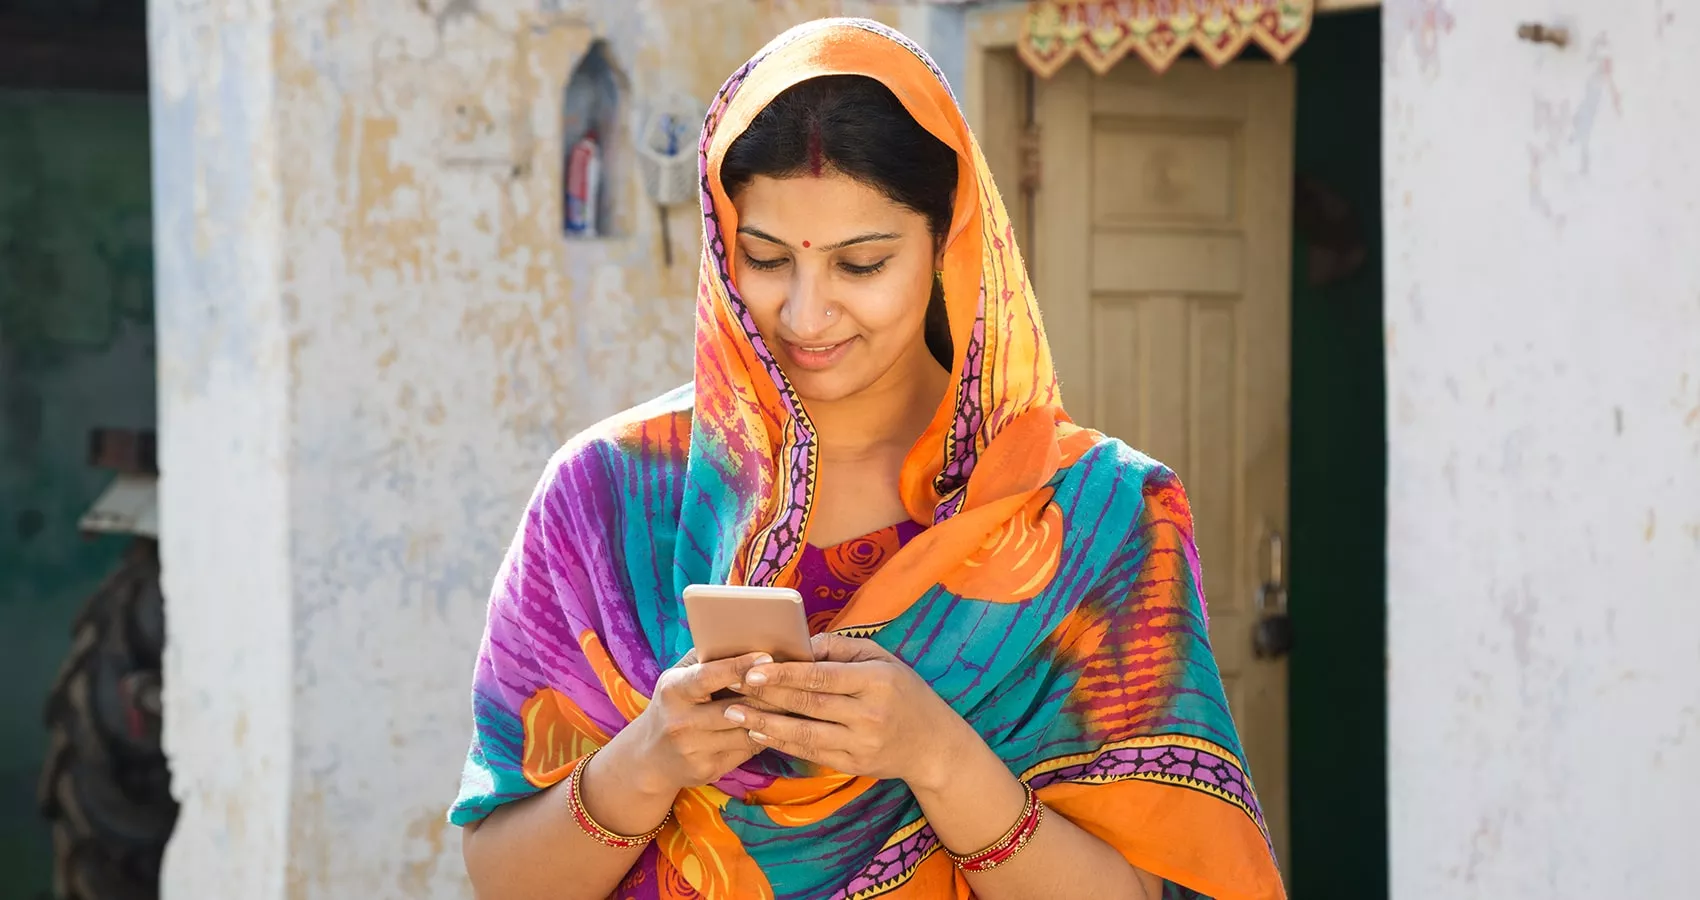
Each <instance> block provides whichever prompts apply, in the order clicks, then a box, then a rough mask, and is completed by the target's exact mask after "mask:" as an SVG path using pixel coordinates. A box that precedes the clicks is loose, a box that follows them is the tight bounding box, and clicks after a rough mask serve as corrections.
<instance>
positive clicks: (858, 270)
mask: <svg viewBox="0 0 1700 900" xmlns="http://www.w3.org/2000/svg"><path fill="white" fill-rule="evenodd" d="M838 266H839V268H841V269H843V270H844V271H845V272H848V273H850V274H851V275H872V274H874V273H875V272H878V271H879V270H881V269H883V268H885V260H883V259H882V260H880V261H879V262H877V263H872V264H870V265H866V266H858V265H856V264H855V263H839V264H838Z"/></svg>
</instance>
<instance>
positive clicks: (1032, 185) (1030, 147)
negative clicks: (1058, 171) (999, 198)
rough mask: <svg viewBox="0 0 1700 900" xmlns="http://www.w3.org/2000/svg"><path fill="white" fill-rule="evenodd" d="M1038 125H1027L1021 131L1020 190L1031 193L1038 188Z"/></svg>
mask: <svg viewBox="0 0 1700 900" xmlns="http://www.w3.org/2000/svg"><path fill="white" fill-rule="evenodd" d="M1039 165H1040V158H1039V125H1038V123H1036V122H1035V123H1034V124H1031V125H1028V126H1027V128H1026V130H1025V131H1023V132H1021V190H1023V191H1025V192H1028V193H1032V192H1034V191H1037V190H1038V189H1039V172H1040V168H1039Z"/></svg>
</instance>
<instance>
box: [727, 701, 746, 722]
mask: <svg viewBox="0 0 1700 900" xmlns="http://www.w3.org/2000/svg"><path fill="white" fill-rule="evenodd" d="M726 718H728V719H730V720H732V721H733V722H734V723H736V724H739V725H742V724H744V718H745V716H744V711H743V710H741V709H739V708H738V707H736V706H728V707H726Z"/></svg>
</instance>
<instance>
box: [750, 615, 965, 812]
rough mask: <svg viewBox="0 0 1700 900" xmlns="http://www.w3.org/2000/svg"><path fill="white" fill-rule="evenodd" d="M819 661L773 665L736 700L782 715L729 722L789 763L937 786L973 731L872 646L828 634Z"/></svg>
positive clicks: (820, 639) (758, 671) (753, 676)
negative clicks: (798, 761)
mask: <svg viewBox="0 0 1700 900" xmlns="http://www.w3.org/2000/svg"><path fill="white" fill-rule="evenodd" d="M814 648H815V661H814V662H812V663H771V664H768V665H762V666H756V667H754V668H752V669H750V671H749V672H748V673H747V674H746V675H745V676H744V684H743V687H742V688H741V689H739V693H741V694H743V695H744V696H746V697H750V698H752V699H755V700H758V701H760V702H761V703H762V704H763V705H765V706H767V707H771V708H773V709H778V710H784V711H785V712H784V713H779V712H773V711H764V710H762V709H757V708H755V707H754V706H750V705H743V704H738V705H734V706H732V707H730V708H729V709H727V711H726V717H727V718H728V719H731V720H732V721H733V722H736V723H738V724H740V725H742V726H743V727H744V728H746V729H748V730H749V732H750V737H751V738H752V739H754V740H755V741H756V742H757V743H759V744H763V745H765V746H768V747H772V748H773V749H775V750H778V751H780V752H781V753H784V754H786V755H789V756H794V757H797V758H798V759H803V760H807V761H809V762H813V763H817V764H819V765H822V766H826V767H828V768H830V769H834V770H836V771H839V772H843V773H845V774H846V775H863V776H868V777H872V778H899V779H902V780H904V781H907V782H909V784H910V786H911V787H912V788H914V787H918V786H925V785H928V784H931V783H932V782H934V781H937V780H939V779H940V778H941V777H942V775H943V772H944V770H945V768H946V766H947V765H948V761H949V759H950V757H951V755H952V748H953V747H954V746H955V742H957V741H960V740H961V739H962V736H963V732H964V731H965V730H967V729H968V724H967V722H965V721H963V719H962V717H961V716H958V715H957V714H956V711H955V710H953V709H951V708H950V705H949V704H947V703H945V702H944V700H943V699H942V698H941V697H939V695H938V694H936V693H934V692H933V689H932V687H931V686H930V685H928V684H927V683H926V682H925V681H924V680H922V679H921V676H919V675H917V674H915V672H914V670H912V669H910V668H909V667H908V666H906V665H904V664H903V662H902V661H901V660H899V659H898V658H897V657H895V656H892V655H891V654H890V653H889V652H887V651H886V649H885V648H884V647H881V646H880V645H878V644H876V643H874V642H873V641H867V640H858V639H856V638H846V637H840V636H838V635H831V634H823V635H818V636H816V637H815V640H814Z"/></svg>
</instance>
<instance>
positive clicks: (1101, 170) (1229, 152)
mask: <svg viewBox="0 0 1700 900" xmlns="http://www.w3.org/2000/svg"><path fill="white" fill-rule="evenodd" d="M1036 90H1037V91H1038V94H1037V96H1036V98H1035V100H1036V103H1035V110H1036V113H1035V114H1036V118H1037V120H1038V123H1039V127H1040V141H1041V143H1040V153H1041V172H1040V184H1039V190H1038V193H1037V196H1036V197H1035V198H1034V202H1035V209H1036V216H1037V218H1036V222H1037V228H1036V234H1035V236H1034V237H1035V246H1034V257H1035V267H1034V269H1035V273H1036V283H1037V286H1038V289H1039V297H1040V301H1041V303H1042V304H1043V309H1044V313H1045V322H1046V326H1047V331H1048V332H1049V336H1050V339H1051V342H1052V345H1053V349H1054V350H1055V355H1056V359H1057V370H1058V375H1059V377H1060V378H1061V379H1062V387H1063V396H1064V398H1065V400H1066V402H1067V403H1068V406H1069V408H1070V409H1071V410H1074V411H1075V415H1076V416H1077V418H1078V419H1079V420H1080V421H1081V422H1082V424H1085V425H1089V426H1091V427H1094V428H1097V429H1100V430H1102V431H1104V432H1106V433H1109V434H1112V435H1115V436H1116V437H1120V438H1122V439H1123V440H1126V441H1127V442H1128V443H1130V444H1132V445H1134V446H1136V447H1138V448H1139V449H1141V450H1143V451H1145V452H1146V453H1149V454H1150V455H1152V456H1153V457H1155V458H1157V459H1159V460H1161V461H1162V462H1164V463H1166V464H1167V465H1169V466H1170V467H1172V468H1173V469H1175V471H1176V472H1178V473H1179V474H1180V476H1181V479H1182V480H1183V481H1184V482H1185V484H1186V486H1187V491H1188V493H1189V495H1190V496H1191V498H1192V506H1193V513H1194V517H1195V521H1196V536H1197V539H1198V545H1199V551H1200V553H1201V555H1202V558H1203V565H1204V589H1205V593H1206V597H1207V599H1208V603H1209V609H1210V616H1211V621H1210V636H1211V642H1212V645H1213V648H1214V650H1215V652H1216V657H1217V661H1218V662H1219V663H1220V665H1221V668H1222V676H1223V682H1224V684H1225V686H1226V689H1227V693H1228V700H1229V703H1230V705H1231V708H1232V710H1233V713H1234V718H1235V720H1236V722H1237V723H1238V725H1239V728H1240V734H1241V737H1242V739H1243V740H1244V742H1245V745H1246V754H1247V756H1248V757H1249V762H1250V765H1251V773H1252V777H1253V779H1254V780H1255V783H1256V785H1257V789H1258V794H1259V798H1260V799H1261V801H1262V802H1263V806H1264V810H1265V813H1266V814H1267V816H1268V820H1269V827H1270V831H1271V833H1272V836H1273V837H1274V840H1275V845H1276V852H1277V854H1278V855H1279V856H1280V857H1281V859H1282V861H1283V863H1285V861H1286V859H1287V670H1286V664H1285V662H1284V661H1279V660H1278V661H1264V660H1259V659H1257V658H1255V656H1254V655H1253V654H1252V652H1251V646H1252V643H1251V640H1252V639H1251V634H1252V627H1253V626H1254V624H1255V623H1256V621H1257V609H1256V597H1257V592H1258V588H1259V587H1260V586H1261V584H1262V581H1263V580H1264V578H1265V577H1266V573H1267V571H1268V566H1269V561H1268V559H1267V556H1266V554H1267V547H1268V546H1269V539H1270V535H1271V534H1272V533H1282V534H1284V533H1285V531H1286V527H1287V430H1288V412H1287V393H1288V366H1289V359H1288V353H1289V346H1290V345H1289V335H1288V321H1289V306H1288V304H1289V296H1288V295H1289V284H1290V282H1289V278H1290V271H1289V268H1290V242H1291V224H1290V223H1291V185H1292V144H1293V73H1292V70H1290V69H1288V68H1285V67H1281V66H1275V65H1270V64H1262V63H1256V62H1235V63H1233V64H1232V65H1230V66H1228V67H1226V68H1224V69H1222V70H1214V69H1211V68H1209V67H1208V66H1206V65H1204V64H1202V63H1193V62H1190V61H1183V62H1181V63H1178V64H1177V65H1175V67H1174V68H1172V69H1171V70H1170V71H1169V72H1168V73H1167V74H1165V75H1162V76H1158V75H1154V74H1152V73H1151V72H1150V71H1149V70H1147V69H1146V68H1144V67H1143V66H1140V65H1138V64H1137V63H1133V62H1128V63H1124V64H1122V65H1120V66H1117V67H1116V68H1115V69H1112V70H1111V71H1110V73H1109V74H1108V75H1105V76H1102V77H1097V76H1094V75H1092V74H1091V72H1090V71H1089V70H1087V69H1086V68H1085V67H1084V66H1082V65H1080V64H1078V63H1076V64H1073V65H1070V66H1068V67H1067V68H1065V69H1063V70H1062V71H1061V72H1058V73H1057V74H1056V75H1055V76H1054V77H1053V78H1051V79H1050V80H1048V81H1041V82H1039V84H1038V86H1037V88H1036ZM1289 877H1290V875H1289Z"/></svg>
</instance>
